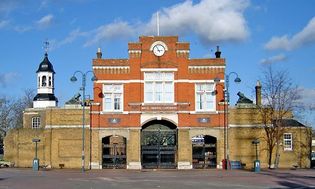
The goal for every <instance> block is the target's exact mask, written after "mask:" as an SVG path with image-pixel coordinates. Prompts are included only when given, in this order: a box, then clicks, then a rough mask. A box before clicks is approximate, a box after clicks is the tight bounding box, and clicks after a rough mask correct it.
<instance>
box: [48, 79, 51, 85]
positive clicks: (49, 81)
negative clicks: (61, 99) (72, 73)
mask: <svg viewBox="0 0 315 189" xmlns="http://www.w3.org/2000/svg"><path fill="white" fill-rule="evenodd" d="M48 85H49V87H51V77H49V80H48Z"/></svg>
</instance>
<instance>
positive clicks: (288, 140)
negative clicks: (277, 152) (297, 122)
mask: <svg viewBox="0 0 315 189" xmlns="http://www.w3.org/2000/svg"><path fill="white" fill-rule="evenodd" d="M283 150H285V151H290V150H292V134H291V133H284V134H283Z"/></svg>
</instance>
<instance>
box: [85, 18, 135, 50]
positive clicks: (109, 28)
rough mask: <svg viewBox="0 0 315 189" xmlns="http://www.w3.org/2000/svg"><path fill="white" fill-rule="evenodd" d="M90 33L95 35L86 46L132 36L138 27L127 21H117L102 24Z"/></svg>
mask: <svg viewBox="0 0 315 189" xmlns="http://www.w3.org/2000/svg"><path fill="white" fill-rule="evenodd" d="M90 33H91V34H92V35H94V37H93V38H92V39H91V40H89V41H87V42H86V43H85V45H84V46H90V45H93V44H97V43H99V42H101V41H106V40H113V39H121V38H128V37H132V36H134V35H135V33H136V29H135V27H134V26H131V25H129V24H128V23H127V22H124V21H115V22H114V23H111V24H108V25H103V26H100V27H99V28H97V29H96V30H94V31H92V32H90Z"/></svg>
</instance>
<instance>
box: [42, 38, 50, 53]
mask: <svg viewBox="0 0 315 189" xmlns="http://www.w3.org/2000/svg"><path fill="white" fill-rule="evenodd" d="M43 48H44V50H45V55H47V54H48V50H49V41H48V39H46V41H44V45H43Z"/></svg>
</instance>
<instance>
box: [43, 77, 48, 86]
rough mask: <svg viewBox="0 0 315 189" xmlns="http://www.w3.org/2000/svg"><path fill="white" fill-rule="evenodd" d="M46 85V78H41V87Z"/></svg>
mask: <svg viewBox="0 0 315 189" xmlns="http://www.w3.org/2000/svg"><path fill="white" fill-rule="evenodd" d="M46 85H47V81H46V76H45V75H44V76H43V77H42V87H46Z"/></svg>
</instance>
